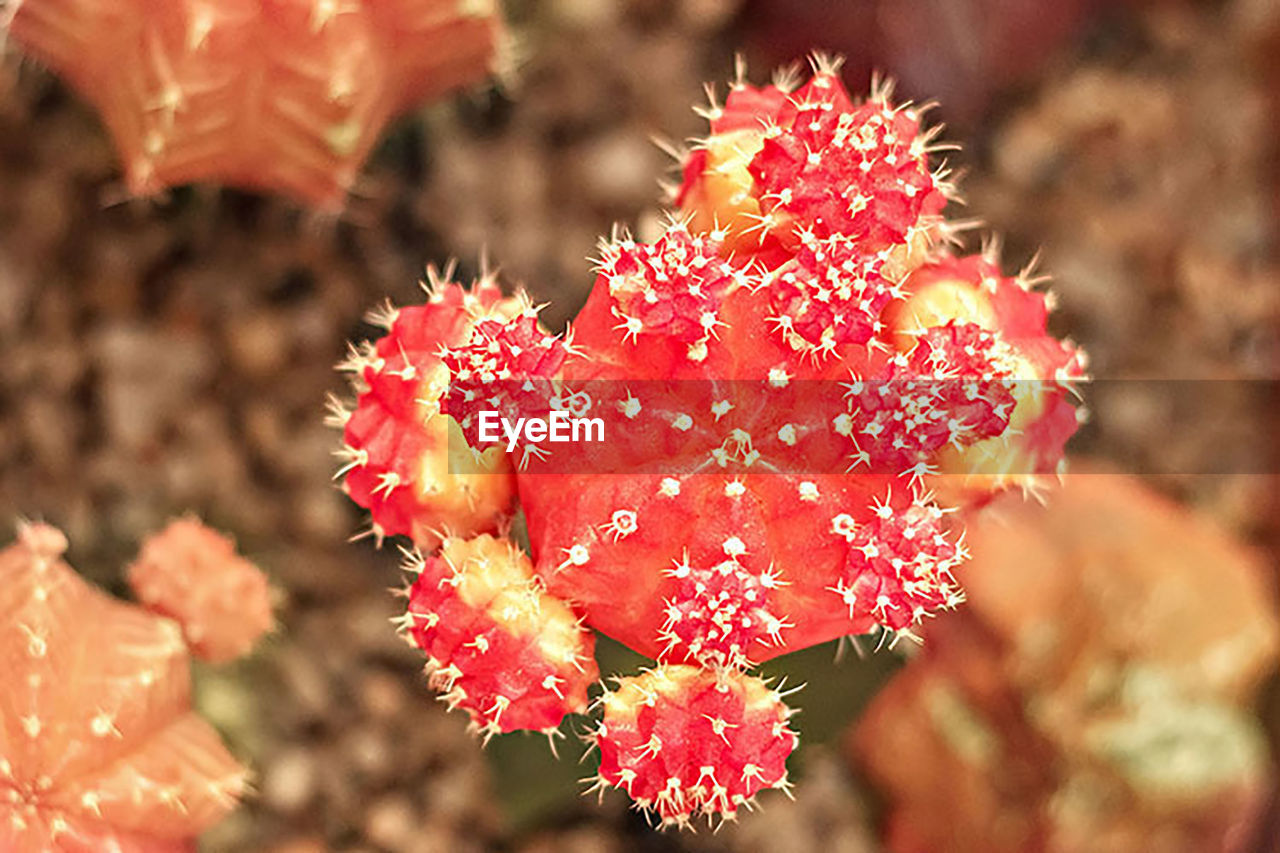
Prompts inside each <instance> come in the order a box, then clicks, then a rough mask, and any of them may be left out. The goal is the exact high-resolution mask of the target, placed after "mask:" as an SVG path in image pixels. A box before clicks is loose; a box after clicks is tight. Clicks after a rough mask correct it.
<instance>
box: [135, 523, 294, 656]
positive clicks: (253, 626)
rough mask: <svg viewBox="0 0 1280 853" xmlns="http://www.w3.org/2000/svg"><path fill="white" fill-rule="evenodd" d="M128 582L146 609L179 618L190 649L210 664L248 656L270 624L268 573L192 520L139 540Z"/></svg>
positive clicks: (228, 540) (228, 541) (269, 628)
mask: <svg viewBox="0 0 1280 853" xmlns="http://www.w3.org/2000/svg"><path fill="white" fill-rule="evenodd" d="M129 586H130V587H131V588H132V589H133V593H134V595H136V596H137V597H138V601H140V602H141V603H142V604H143V606H145V607H146V608H147V609H148V610H150V611H152V612H153V613H158V614H160V615H161V616H168V617H169V618H170V619H173V620H175V621H177V622H178V624H179V625H181V626H182V633H183V636H184V637H186V640H187V645H189V646H190V647H191V651H192V653H193V654H195V656H196V657H198V658H200V659H201V660H206V661H209V662H210V663H226V662H227V661H232V660H235V659H236V658H238V657H240V656H242V655H244V654H247V653H248V652H249V650H250V649H252V648H253V647H254V645H256V644H257V642H258V640H259V639H261V637H262V635H263V634H265V633H266V632H267V631H269V630H271V627H272V625H273V624H274V619H273V617H272V615H271V590H270V587H269V586H268V585H267V578H266V576H265V575H264V574H263V573H262V571H261V570H260V569H258V567H257V566H255V565H253V563H250V562H249V561H248V560H246V559H244V558H242V557H240V556H238V555H237V554H236V552H235V544H234V543H232V541H231V540H230V539H228V538H227V537H225V536H222V535H220V534H218V533H217V532H216V531H213V530H210V529H209V528H207V527H205V526H204V525H203V524H201V523H200V522H199V521H196V520H195V519H193V518H183V519H179V520H177V521H174V522H171V523H170V524H169V526H168V527H166V528H165V529H164V530H162V531H161V532H159V533H157V534H155V535H153V536H150V537H148V538H147V539H146V541H145V542H143V543H142V549H141V551H139V553H138V559H136V560H135V561H134V562H133V564H132V565H131V566H129Z"/></svg>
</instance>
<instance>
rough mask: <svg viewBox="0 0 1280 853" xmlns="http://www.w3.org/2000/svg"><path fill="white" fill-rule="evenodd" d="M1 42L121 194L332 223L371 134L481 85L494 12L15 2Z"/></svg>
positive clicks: (423, 4)
mask: <svg viewBox="0 0 1280 853" xmlns="http://www.w3.org/2000/svg"><path fill="white" fill-rule="evenodd" d="M9 30H10V32H11V33H12V34H13V36H14V38H15V39H16V40H17V41H18V43H19V44H21V45H23V47H25V48H26V50H27V51H29V52H30V53H31V55H32V56H34V57H36V58H37V59H39V60H40V61H42V62H44V63H46V64H48V65H49V66H50V67H52V68H53V69H54V70H55V71H57V72H58V73H59V74H61V75H63V76H64V77H65V78H66V79H67V81H68V82H69V83H70V84H71V85H72V86H74V87H75V88H76V89H77V90H78V91H79V92H80V93H81V94H82V95H83V96H84V97H85V98H86V99H88V100H89V101H90V102H92V103H93V104H94V106H96V107H97V109H98V111H99V112H100V113H101V114H102V118H103V121H104V122H105V124H106V125H107V128H108V130H109V131H110V132H111V135H112V137H113V138H114V139H115V144H116V147H117V149H118V151H119V153H120V157H121V159H122V160H123V163H124V167H125V172H126V176H127V178H128V184H129V188H130V190H131V191H132V192H134V193H135V194H139V195H149V194H152V193H154V192H157V191H158V190H160V189H163V188H164V187H167V186H172V185H174V184H181V183H187V182H190V181H204V180H214V181H220V182H223V183H229V184H237V185H242V186H247V187H251V188H259V189H266V190H272V191H279V192H283V193H286V194H288V195H291V196H293V197H295V198H297V199H299V200H300V201H303V202H305V203H308V204H312V205H316V206H318V207H321V208H325V209H330V210H333V209H338V208H340V207H341V206H342V203H343V202H344V200H345V197H346V194H347V191H348V190H349V189H350V187H351V185H352V183H353V182H354V180H355V178H356V175H357V173H358V171H359V169H360V166H361V164H362V163H363V162H364V159H365V157H366V156H367V155H368V153H369V151H370V149H371V148H372V147H373V145H374V143H375V142H377V140H378V137H379V136H380V135H381V133H382V130H383V128H384V127H385V126H386V124H387V122H388V121H390V120H391V119H392V118H394V117H395V116H396V115H398V114H400V113H402V112H404V111H406V110H408V109H411V108H412V107H414V106H415V105H417V104H419V103H421V102H422V101H424V100H427V99H429V98H432V97H436V96H439V95H440V94H441V93H443V92H446V91H448V90H450V89H453V88H456V87H459V86H464V85H467V84H470V83H473V82H475V81H478V80H480V79H482V78H483V77H484V76H485V75H487V74H489V73H490V72H492V71H493V70H494V69H495V66H496V64H497V62H498V58H497V54H498V48H499V43H500V41H501V37H502V31H501V25H500V22H499V19H498V15H497V11H496V3H490V2H484V1H483V0H481V2H463V3H459V2H457V0H392V1H391V2H388V0H377V2H374V1H373V0H219V2H193V3H157V2H153V1H152V0H24V2H20V3H17V4H16V5H15V6H14V8H13V10H12V15H11V20H10V22H9Z"/></svg>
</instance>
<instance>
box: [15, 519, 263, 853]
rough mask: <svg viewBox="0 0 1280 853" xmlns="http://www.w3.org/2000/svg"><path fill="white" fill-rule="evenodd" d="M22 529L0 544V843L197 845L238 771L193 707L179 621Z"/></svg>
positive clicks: (229, 802) (52, 534) (150, 852)
mask: <svg viewBox="0 0 1280 853" xmlns="http://www.w3.org/2000/svg"><path fill="white" fill-rule="evenodd" d="M66 546H67V542H66V539H65V538H64V537H63V535H62V534H61V533H60V532H58V531H57V530H56V529H54V528H52V527H49V526H47V525H31V526H26V527H23V528H22V530H21V531H20V534H19V537H18V541H17V542H16V543H15V544H13V545H11V546H9V547H8V548H7V549H5V550H3V551H0V617H2V618H0V664H2V666H3V672H4V673H5V689H4V690H2V691H0V849H3V850H5V851H14V853H27V851H30V853H36V852H37V851H44V850H49V849H58V850H68V851H86V853H88V851H99V850H119V851H130V852H133V851H136V852H137V853H159V851H186V850H194V849H195V836H196V835H198V834H199V833H200V832H202V831H203V830H204V829H206V828H207V827H208V826H210V825H211V824H213V823H215V822H216V821H217V820H219V819H220V818H221V817H222V816H223V815H225V814H226V813H228V812H229V811H230V810H231V809H232V807H233V806H234V805H235V802H236V800H237V798H238V797H239V795H240V793H241V792H242V791H243V790H244V787H245V782H246V773H245V771H244V768H242V767H241V766H240V765H239V764H238V763H237V762H236V761H235V759H233V758H232V757H231V755H230V754H228V752H227V751H226V749H225V748H224V747H223V745H222V743H221V741H220V740H219V738H218V735H217V733H216V732H215V731H214V730H213V728H212V727H211V726H210V725H209V724H208V723H206V722H205V721H204V720H203V719H202V718H201V717H199V716H198V715H197V714H196V713H195V712H194V711H192V710H191V679H190V675H189V673H188V651H187V646H186V644H185V643H184V642H183V639H182V632H181V630H180V629H179V627H178V626H177V624H175V623H174V622H171V621H170V620H168V619H165V618H162V617H160V616H156V615H153V614H150V613H147V612H146V611H144V610H142V609H140V608H138V607H136V606H133V605H130V604H125V603H124V602H121V601H117V600H116V599H114V598H111V597H110V596H108V595H105V594H104V593H102V592H100V591H98V590H97V589H94V588H93V587H92V586H90V585H89V584H87V583H85V581H83V580H82V579H81V578H80V576H79V575H78V574H76V572H75V571H74V570H72V569H71V568H70V567H69V566H68V565H67V564H66V563H64V562H62V560H61V559H60V557H61V554H62V552H63V551H64V550H65V549H66Z"/></svg>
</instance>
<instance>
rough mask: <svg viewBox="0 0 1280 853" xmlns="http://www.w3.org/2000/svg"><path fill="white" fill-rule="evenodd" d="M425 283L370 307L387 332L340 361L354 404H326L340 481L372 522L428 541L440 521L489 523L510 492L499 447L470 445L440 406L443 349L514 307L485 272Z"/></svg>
mask: <svg viewBox="0 0 1280 853" xmlns="http://www.w3.org/2000/svg"><path fill="white" fill-rule="evenodd" d="M445 278H446V279H447V278H448V276H445ZM430 286H431V288H432V290H431V298H430V301H429V302H428V303H427V304H426V305H421V306H411V307H408V308H402V309H394V308H390V307H388V309H386V310H384V311H380V312H375V313H374V314H371V315H370V318H369V319H370V320H371V321H372V322H376V323H378V324H380V325H383V326H385V327H386V329H387V332H388V334H387V335H386V337H384V338H382V339H381V340H379V341H378V343H377V344H376V345H371V346H364V347H362V348H360V349H353V351H352V353H351V357H350V358H348V359H347V361H346V362H344V363H343V365H342V367H343V369H344V370H347V371H349V372H350V373H351V374H352V382H353V384H354V385H355V388H356V390H357V392H358V395H359V396H358V399H357V406H356V408H355V409H354V411H347V410H346V409H345V408H344V407H343V406H342V405H341V404H340V403H337V402H336V401H335V402H334V403H333V405H332V407H331V408H332V410H333V422H334V423H335V424H337V425H339V426H341V427H342V429H343V439H344V442H345V443H344V445H343V448H342V450H340V451H339V456H340V457H341V458H342V459H343V460H344V463H345V464H344V466H343V468H342V471H341V472H340V474H345V477H344V479H343V484H342V487H343V490H344V491H346V493H347V494H348V495H349V496H350V497H351V499H352V500H354V501H355V502H356V503H358V504H360V505H361V506H363V507H365V508H366V509H368V510H369V511H370V513H371V515H372V519H373V520H372V524H371V526H370V532H371V533H372V534H373V535H374V537H375V538H377V539H378V540H379V541H381V539H382V538H383V537H384V536H388V535H389V536H401V535H403V536H409V537H410V538H412V539H413V540H414V541H415V542H418V543H420V544H422V545H423V546H424V547H427V548H434V547H435V546H436V545H437V544H439V542H440V540H441V538H442V537H443V535H444V532H445V531H449V532H452V533H454V534H457V535H469V534H472V533H480V532H486V531H491V530H493V529H495V525H496V523H497V521H498V520H499V519H500V518H501V517H502V516H503V515H504V514H505V513H506V512H507V510H508V509H509V507H510V505H511V501H512V498H513V496H514V493H515V483H514V479H513V478H512V476H511V466H510V465H509V464H508V462H507V460H506V458H505V457H504V456H503V455H502V454H501V452H500V451H497V450H487V451H484V452H481V453H475V454H472V453H469V452H467V451H466V444H465V441H463V440H462V439H461V434H460V433H459V427H458V424H457V422H456V421H455V420H454V419H453V418H451V417H450V416H449V415H448V414H447V413H444V412H442V411H441V398H442V397H443V396H444V394H445V392H446V390H447V389H448V384H449V370H448V368H447V367H445V365H444V363H443V362H442V360H441V352H440V349H441V348H442V347H445V348H447V347H456V346H461V345H463V344H465V343H466V342H467V341H468V340H470V338H471V335H472V332H473V329H474V327H475V325H476V324H477V322H480V321H482V320H484V319H485V318H487V317H500V316H506V315H508V314H510V313H512V312H515V313H519V311H520V309H519V307H518V306H517V303H516V301H515V300H508V299H503V298H502V294H501V292H500V291H499V290H498V288H497V286H496V285H494V284H493V283H492V282H491V281H488V280H483V281H480V282H477V283H476V284H475V285H474V286H473V287H472V289H471V290H470V291H465V290H463V289H462V288H461V287H460V286H458V285H456V284H453V283H451V282H448V281H445V280H442V279H441V278H439V277H438V276H436V274H435V273H434V271H433V272H432V273H431V282H430ZM455 435H457V436H458V437H457V438H455V437H454V436H455ZM454 450H459V451H460V452H458V453H455V452H453V451H454Z"/></svg>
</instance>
